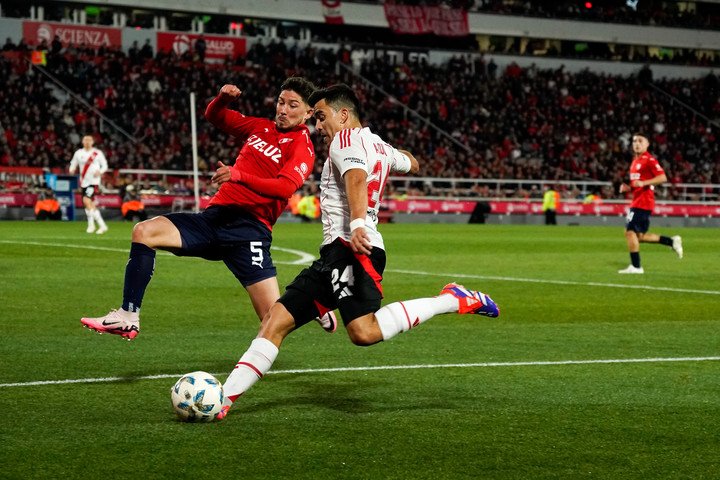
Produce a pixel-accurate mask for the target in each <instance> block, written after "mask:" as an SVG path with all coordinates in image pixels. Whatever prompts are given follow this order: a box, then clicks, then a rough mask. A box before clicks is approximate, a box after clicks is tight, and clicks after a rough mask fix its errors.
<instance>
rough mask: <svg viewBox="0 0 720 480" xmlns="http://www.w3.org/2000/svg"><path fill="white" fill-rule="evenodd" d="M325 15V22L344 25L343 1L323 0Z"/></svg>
mask: <svg viewBox="0 0 720 480" xmlns="http://www.w3.org/2000/svg"><path fill="white" fill-rule="evenodd" d="M322 7H323V17H325V23H329V24H331V25H342V24H344V23H345V19H344V18H343V16H342V2H341V1H340V0H322Z"/></svg>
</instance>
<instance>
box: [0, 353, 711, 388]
mask: <svg viewBox="0 0 720 480" xmlns="http://www.w3.org/2000/svg"><path fill="white" fill-rule="evenodd" d="M714 361H720V357H669V358H662V357H660V358H613V359H596V360H558V361H539V362H482V363H444V364H436V365H381V366H377V367H336V368H305V369H297V370H271V371H269V372H268V373H267V374H268V375H273V374H274V375H283V374H285V375H288V374H290V375H298V374H306V373H333V372H370V371H376V370H419V369H424V368H490V367H538V366H556V365H597V364H617V363H623V364H625V363H670V362H714ZM213 375H215V376H218V375H222V374H218V373H214V374H213ZM181 376H182V374H181V373H171V374H161V375H147V376H142V377H100V378H75V379H67V380H39V381H35V382H18V383H0V388H10V387H34V386H42V385H68V384H73V383H111V382H127V381H129V380H131V381H139V380H157V379H164V378H180V377H181Z"/></svg>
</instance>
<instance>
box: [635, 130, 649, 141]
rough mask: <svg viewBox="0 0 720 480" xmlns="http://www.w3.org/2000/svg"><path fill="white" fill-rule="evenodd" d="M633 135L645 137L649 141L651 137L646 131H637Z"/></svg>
mask: <svg viewBox="0 0 720 480" xmlns="http://www.w3.org/2000/svg"><path fill="white" fill-rule="evenodd" d="M632 136H633V137H643V138H644V139H645V140H647V141H648V142H649V141H650V137H648V136H647V134H646V133H645V132H635V133H633V134H632Z"/></svg>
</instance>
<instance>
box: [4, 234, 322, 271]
mask: <svg viewBox="0 0 720 480" xmlns="http://www.w3.org/2000/svg"><path fill="white" fill-rule="evenodd" d="M0 243H13V244H16V245H36V246H39V247H61V248H79V249H84V250H101V251H104V252H120V253H125V254H127V253H128V252H129V250H128V249H127V248H111V247H97V246H95V245H68V244H65V243H49V242H17V241H12V240H0ZM270 248H271V249H272V250H277V251H279V252H287V253H292V254H293V255H297V256H298V257H299V258H298V259H297V260H293V261H290V262H282V261H274V263H277V264H280V265H309V264H310V263H312V261H313V260H315V256H314V255H311V254H309V253H307V252H303V251H302V250H293V249H292V248H282V247H276V246H274V245H273V246H271V247H270ZM158 254H160V255H169V256H174V255H173V254H172V253H170V252H164V251H159V252H158Z"/></svg>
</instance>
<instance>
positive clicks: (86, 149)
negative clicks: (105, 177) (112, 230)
mask: <svg viewBox="0 0 720 480" xmlns="http://www.w3.org/2000/svg"><path fill="white" fill-rule="evenodd" d="M94 143H95V142H94V141H93V137H92V136H90V135H85V136H84V137H83V139H82V144H83V148H81V149H79V150H77V151H76V152H75V154H74V155H73V157H72V160H71V161H70V173H75V172H76V171H77V172H78V173H79V175H80V190H81V191H82V201H83V206H84V207H85V214H86V215H87V222H88V226H87V233H93V232H95V233H97V234H103V233H105V232H107V229H108V228H107V225H106V224H105V221H104V220H103V218H102V215H101V214H100V210H98V209H97V205H95V195H96V194H97V193H98V191H99V188H100V180H101V179H102V174H103V173H105V172H107V169H108V164H107V159H106V158H105V155H104V154H103V153H102V152H101V151H100V150H98V149H97V148H94V147H93V144H94ZM95 222H97V224H98V229H97V231H95Z"/></svg>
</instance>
